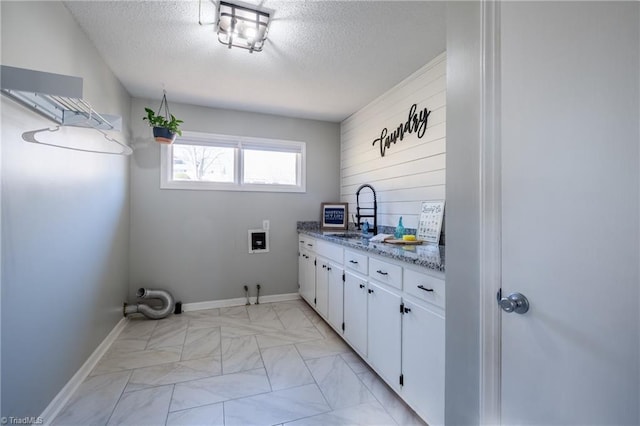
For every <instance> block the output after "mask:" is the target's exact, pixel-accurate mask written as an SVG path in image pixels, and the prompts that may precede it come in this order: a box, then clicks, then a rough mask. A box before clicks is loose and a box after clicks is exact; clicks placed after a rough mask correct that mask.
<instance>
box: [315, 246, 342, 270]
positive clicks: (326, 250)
mask: <svg viewBox="0 0 640 426" xmlns="http://www.w3.org/2000/svg"><path fill="white" fill-rule="evenodd" d="M316 253H318V255H319V256H322V257H326V258H327V259H330V260H333V261H334V262H337V263H339V264H341V265H342V257H343V255H344V249H343V248H342V247H340V246H338V245H336V244H331V243H328V242H326V241H322V240H318V241H316Z"/></svg>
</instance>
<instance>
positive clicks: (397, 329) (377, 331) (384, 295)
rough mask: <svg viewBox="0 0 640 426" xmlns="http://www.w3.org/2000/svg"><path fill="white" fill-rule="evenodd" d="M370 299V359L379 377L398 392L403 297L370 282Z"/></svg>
mask: <svg viewBox="0 0 640 426" xmlns="http://www.w3.org/2000/svg"><path fill="white" fill-rule="evenodd" d="M367 299H368V300H367V303H368V308H367V309H368V323H367V329H368V333H367V335H368V350H367V358H368V360H369V362H370V363H371V365H372V366H373V368H374V369H375V370H376V371H377V372H378V374H379V375H380V376H382V378H383V379H385V380H386V381H387V383H389V384H390V385H391V386H392V387H393V388H395V389H396V390H398V389H399V388H400V382H399V379H400V374H401V371H400V362H401V359H400V348H401V340H400V339H401V321H402V314H401V313H400V305H401V303H402V298H401V297H400V295H399V294H398V293H397V292H394V291H391V290H390V289H387V288H385V287H383V286H382V285H381V284H380V285H379V284H376V283H373V282H371V281H369V288H368V290H367Z"/></svg>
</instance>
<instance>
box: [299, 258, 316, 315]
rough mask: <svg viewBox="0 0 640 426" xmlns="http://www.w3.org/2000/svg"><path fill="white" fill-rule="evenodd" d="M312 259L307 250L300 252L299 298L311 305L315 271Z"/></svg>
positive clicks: (314, 292)
mask: <svg viewBox="0 0 640 426" xmlns="http://www.w3.org/2000/svg"><path fill="white" fill-rule="evenodd" d="M314 260H315V259H314V258H313V257H312V254H311V253H310V252H308V251H307V250H302V251H300V257H299V261H300V262H301V263H300V264H299V267H298V269H299V271H300V296H302V298H303V299H304V300H306V301H307V303H309V304H311V305H313V299H314V298H315V297H316V271H315V265H314V264H313V263H314Z"/></svg>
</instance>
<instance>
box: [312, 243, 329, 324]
mask: <svg viewBox="0 0 640 426" xmlns="http://www.w3.org/2000/svg"><path fill="white" fill-rule="evenodd" d="M330 268H331V265H330V264H329V261H328V260H327V259H325V258H323V257H319V256H318V257H316V297H315V307H316V311H318V313H319V314H320V315H321V316H322V317H323V318H327V315H328V309H329V269H330Z"/></svg>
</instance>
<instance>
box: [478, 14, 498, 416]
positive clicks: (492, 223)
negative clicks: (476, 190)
mask: <svg viewBox="0 0 640 426" xmlns="http://www.w3.org/2000/svg"><path fill="white" fill-rule="evenodd" d="M481 20H482V23H481V25H482V26H481V28H482V34H481V36H482V40H481V49H482V51H481V60H482V83H481V90H482V93H481V120H480V123H481V147H480V251H479V255H480V259H479V260H480V262H479V264H480V298H481V305H480V322H481V324H480V345H481V348H480V349H481V350H480V424H483V425H498V424H500V423H501V421H500V412H501V313H500V310H499V309H498V306H497V304H496V294H497V292H498V291H499V289H500V287H501V281H502V276H501V274H502V233H501V225H502V208H501V206H502V185H501V167H502V163H501V144H500V2H495V1H483V2H482V8H481Z"/></svg>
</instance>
